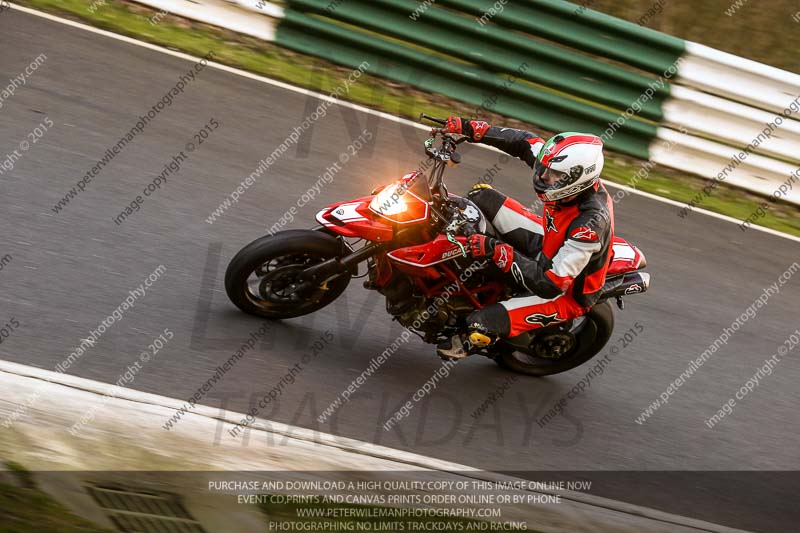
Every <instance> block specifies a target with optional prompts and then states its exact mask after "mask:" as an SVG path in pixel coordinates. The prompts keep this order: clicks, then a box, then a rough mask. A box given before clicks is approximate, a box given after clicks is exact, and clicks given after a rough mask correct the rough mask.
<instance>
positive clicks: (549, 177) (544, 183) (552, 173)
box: [533, 159, 570, 190]
mask: <svg viewBox="0 0 800 533" xmlns="http://www.w3.org/2000/svg"><path fill="white" fill-rule="evenodd" d="M569 182H570V175H569V174H567V173H566V172H561V171H560V170H555V169H553V168H550V167H548V166H546V165H545V164H544V163H541V162H540V161H539V160H538V159H537V160H536V163H535V164H534V166H533V183H534V185H535V186H536V188H537V189H542V190H547V189H554V188H559V187H563V186H564V185H566V184H568V183H569Z"/></svg>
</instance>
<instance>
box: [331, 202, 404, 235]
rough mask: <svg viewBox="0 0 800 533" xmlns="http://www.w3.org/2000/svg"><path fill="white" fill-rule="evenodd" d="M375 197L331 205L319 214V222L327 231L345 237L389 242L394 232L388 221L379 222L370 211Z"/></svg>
mask: <svg viewBox="0 0 800 533" xmlns="http://www.w3.org/2000/svg"><path fill="white" fill-rule="evenodd" d="M372 198H373V196H365V197H363V198H358V199H356V200H349V201H347V202H339V203H336V204H333V205H330V206H328V207H326V208H325V209H323V210H322V211H320V212H319V213H317V216H316V219H317V222H319V223H320V224H322V225H323V226H325V227H326V228H327V229H329V230H331V231H333V232H335V233H338V234H339V235H343V236H344V237H356V238H362V239H367V240H369V241H375V242H387V241H391V240H392V239H393V238H394V230H393V229H392V225H391V223H389V222H388V221H383V220H377V218H378V217H376V216H375V214H374V213H373V212H372V211H370V209H369V203H370V202H371V201H372Z"/></svg>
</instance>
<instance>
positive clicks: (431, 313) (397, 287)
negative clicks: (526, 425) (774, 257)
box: [225, 114, 650, 376]
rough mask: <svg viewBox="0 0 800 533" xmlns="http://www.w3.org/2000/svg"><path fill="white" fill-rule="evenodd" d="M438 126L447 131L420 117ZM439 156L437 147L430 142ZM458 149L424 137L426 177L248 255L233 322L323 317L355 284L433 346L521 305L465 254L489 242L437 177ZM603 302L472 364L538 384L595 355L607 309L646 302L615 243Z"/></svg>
mask: <svg viewBox="0 0 800 533" xmlns="http://www.w3.org/2000/svg"><path fill="white" fill-rule="evenodd" d="M420 118H421V119H422V118H425V119H428V120H431V121H434V122H436V123H438V124H441V125H444V124H445V121H443V120H440V119H435V118H432V117H428V116H427V115H424V114H422V115H420ZM437 136H438V137H440V138H441V144H440V145H439V146H438V147H437V146H434V143H435V141H436V138H437ZM465 140H467V138H466V137H463V136H460V135H454V134H450V133H445V132H443V131H442V130H441V129H438V128H434V129H432V130H431V137H430V138H429V139H427V140H426V141H425V144H424V146H425V153H426V154H427V155H428V157H429V158H430V160H431V162H432V165H431V166H430V169H429V172H428V175H427V176H426V175H425V174H424V173H422V172H411V173H409V174H406V175H405V176H403V177H402V178H401V179H400V180H398V181H396V182H394V183H391V184H389V185H384V186H382V187H379V188H377V189H375V190H374V191H372V194H370V195H369V196H364V197H362V198H358V199H355V200H350V201H346V202H339V203H335V204H333V205H331V206H329V207H326V208H325V209H323V210H322V211H320V212H319V213H317V215H316V220H317V222H318V223H319V224H320V226H319V227H317V228H315V229H308V230H285V231H281V232H278V233H275V234H273V235H268V236H264V237H261V238H259V239H257V240H255V241H253V242H252V243H250V244H248V245H247V246H245V247H244V248H243V249H242V250H240V251H239V253H237V254H236V256H235V257H234V258H233V259H232V260H231V262H230V264H229V265H228V269H227V272H226V273H225V290H226V291H227V293H228V297H229V298H230V299H231V301H232V302H233V303H234V304H236V306H237V307H239V308H240V309H241V310H242V311H245V312H247V313H251V314H254V315H258V316H262V317H267V318H271V319H282V318H292V317H298V316H302V315H306V314H308V313H313V312H314V311H317V310H318V309H322V308H323V307H325V306H326V305H328V304H329V303H331V302H332V301H334V300H335V299H336V298H337V297H338V296H339V295H340V294H341V293H342V292H343V291H344V290H345V288H346V287H347V285H348V283H350V279H351V278H353V277H357V276H358V270H359V265H360V264H362V263H366V270H367V272H366V274H364V275H365V276H368V278H367V280H366V281H365V282H364V287H365V288H367V289H370V290H377V291H378V292H379V293H381V294H382V295H384V296H385V297H386V310H387V311H388V312H389V314H390V315H392V316H393V317H394V319H396V320H397V321H399V322H400V324H402V325H403V326H405V327H406V328H408V329H409V330H410V331H412V332H413V333H415V334H417V335H419V336H420V337H421V338H422V339H423V340H424V341H425V342H427V343H431V344H435V343H437V342H439V341H440V340H442V339H445V338H450V337H451V336H452V335H454V334H456V333H459V332H462V331H465V330H466V323H465V320H466V317H467V315H469V314H470V313H471V312H472V311H473V310H475V309H480V308H483V307H485V306H487V305H490V304H492V303H495V302H498V301H502V300H506V299H508V298H511V297H513V296H518V295H520V294H522V293H521V292H520V291H519V289H517V288H516V287H513V286H512V285H510V284H508V283H507V282H506V279H505V276H504V274H503V273H502V272H501V271H500V269H498V268H497V267H495V266H494V264H493V263H492V262H491V261H476V260H475V259H474V258H472V257H470V256H469V254H468V252H467V250H468V249H467V247H466V240H467V237H469V235H471V234H473V233H475V232H479V233H483V234H487V235H495V231H494V229H493V228H492V226H491V223H490V222H489V221H488V220H487V219H486V217H485V216H484V215H483V213H481V211H480V209H478V207H477V206H476V205H475V204H474V203H473V202H471V201H470V200H469V199H467V198H462V197H459V196H456V195H453V194H450V193H448V191H447V188H446V187H445V184H444V181H443V180H442V177H443V174H444V170H445V167H447V166H448V165H457V164H458V163H459V162H460V161H461V154H459V153H458V152H457V151H456V149H457V147H458V145H459V144H461V143H462V142H464V141H465ZM613 253H614V257H613V262H612V263H611V266H610V268H609V270H608V274H607V276H606V283H605V286H604V287H603V291H602V293H601V297H600V300H599V301H598V303H597V304H596V305H595V306H594V307H592V308H591V310H589V312H588V313H586V314H585V315H584V316H582V317H579V318H576V319H573V320H570V321H567V322H561V323H558V324H553V325H550V326H547V327H544V328H541V329H537V330H533V331H530V332H527V333H523V334H522V335H519V336H516V337H513V338H510V339H504V340H501V341H498V342H497V343H495V344H493V345H492V346H490V347H488V348H487V349H484V350H483V351H482V352H481V353H482V355H485V356H487V357H489V358H491V359H493V360H494V361H496V362H497V363H498V364H500V365H501V366H503V367H505V368H508V369H510V370H513V371H516V372H520V373H523V374H530V375H535V376H543V375H548V374H556V373H558V372H564V371H566V370H570V369H572V368H575V367H576V366H578V365H580V364H582V363H584V362H586V361H588V360H589V359H591V358H592V357H593V356H594V355H595V354H597V353H598V352H599V351H600V350H601V349H602V348H603V346H604V345H605V344H606V342H607V341H608V339H609V338H610V337H611V333H612V330H613V328H614V314H613V312H612V309H611V305H610V304H609V300H610V299H612V298H614V299H616V301H617V305H618V306H619V308H620V309H623V303H622V297H623V296H627V295H630V294H636V293H640V292H644V291H646V290H647V288H648V285H649V282H650V275H649V274H647V273H646V272H641V271H640V269H642V268H644V267H645V258H644V255H643V254H642V253H641V251H639V249H638V248H636V247H635V246H633V245H632V244H630V243H628V242H627V241H625V240H624V239H621V238H619V237H615V238H614V242H613Z"/></svg>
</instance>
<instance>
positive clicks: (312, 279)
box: [297, 236, 387, 291]
mask: <svg viewBox="0 0 800 533" xmlns="http://www.w3.org/2000/svg"><path fill="white" fill-rule="evenodd" d="M340 238H341V236H340ZM344 244H345V243H344V241H342V245H343V246H342V247H343V248H344ZM386 246H387V245H386V244H385V243H370V244H368V245H366V246H364V247H363V248H360V249H358V250H356V251H354V252H352V253H350V254H347V255H345V256H343V257H332V258H330V259H328V260H326V261H323V262H322V263H318V264H316V265H313V266H310V267H308V268H306V269H305V270H303V271H302V272H301V273H300V274H299V276H298V281H299V284H298V287H297V290H298V291H303V290H305V289H310V288H314V287H318V286H319V285H320V284H322V283H323V282H325V281H326V280H328V279H330V278H332V277H334V276H338V275H341V274H344V273H345V272H346V273H348V274H349V275H351V276H352V275H355V274H356V273H357V272H358V265H359V263H361V262H362V261H366V260H367V259H369V258H370V257H373V256H374V255H376V254H378V253H380V252H382V251H383V250H385V249H386Z"/></svg>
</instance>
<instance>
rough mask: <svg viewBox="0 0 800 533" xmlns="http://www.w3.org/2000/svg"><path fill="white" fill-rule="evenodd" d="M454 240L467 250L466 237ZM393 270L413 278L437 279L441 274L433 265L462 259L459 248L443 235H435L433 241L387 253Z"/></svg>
mask: <svg viewBox="0 0 800 533" xmlns="http://www.w3.org/2000/svg"><path fill="white" fill-rule="evenodd" d="M456 239H457V240H458V241H459V242H460V243H461V244H462V245H463V246H464V248H465V249H467V239H466V237H462V236H460V235H459V236H457V237H456ZM386 256H387V257H388V258H389V259H390V260H391V261H392V263H393V265H394V267H395V268H397V269H398V270H400V271H402V272H406V273H408V274H412V275H414V276H424V277H428V278H438V277H440V276H441V273H440V272H439V270H438V269H436V268H431V267H433V266H434V265H437V264H439V263H443V262H445V261H449V260H451V259H454V258H456V257H463V255H462V254H461V248H459V247H458V246H457V245H455V244H453V243H452V242H450V241H448V240H447V237H445V236H444V235H437V236H436V238H435V239H434V240H432V241H431V242H428V243H425V244H418V245H416V246H406V247H405V248H399V249H397V250H392V251H391V252H389V253H387V254H386Z"/></svg>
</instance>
